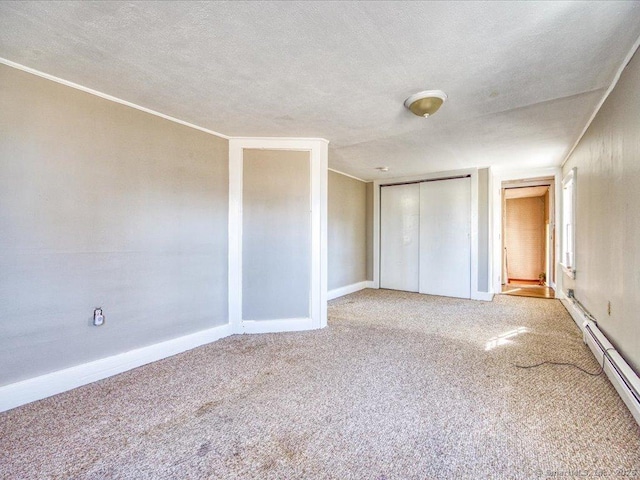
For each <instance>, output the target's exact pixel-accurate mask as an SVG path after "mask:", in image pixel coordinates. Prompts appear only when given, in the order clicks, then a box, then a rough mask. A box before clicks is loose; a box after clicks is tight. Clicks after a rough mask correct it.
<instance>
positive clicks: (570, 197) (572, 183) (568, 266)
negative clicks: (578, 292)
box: [560, 167, 576, 278]
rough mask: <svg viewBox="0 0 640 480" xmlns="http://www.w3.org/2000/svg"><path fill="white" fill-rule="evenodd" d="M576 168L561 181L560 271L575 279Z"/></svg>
mask: <svg viewBox="0 0 640 480" xmlns="http://www.w3.org/2000/svg"><path fill="white" fill-rule="evenodd" d="M575 232H576V168H575V167H574V168H572V169H571V171H570V172H569V173H568V174H567V175H566V176H565V177H564V179H563V180H562V258H561V259H560V264H561V265H562V269H563V270H564V271H565V273H566V274H567V275H569V276H570V277H571V278H576V236H575Z"/></svg>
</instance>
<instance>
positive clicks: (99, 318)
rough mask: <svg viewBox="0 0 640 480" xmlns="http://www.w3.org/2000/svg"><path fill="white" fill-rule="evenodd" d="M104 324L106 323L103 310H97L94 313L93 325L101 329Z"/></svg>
mask: <svg viewBox="0 0 640 480" xmlns="http://www.w3.org/2000/svg"><path fill="white" fill-rule="evenodd" d="M103 323H104V315H102V309H101V308H96V309H95V310H94V311H93V324H94V325H95V326H96V327H99V326H100V325H102V324H103Z"/></svg>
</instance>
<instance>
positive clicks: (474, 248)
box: [373, 168, 493, 300]
mask: <svg viewBox="0 0 640 480" xmlns="http://www.w3.org/2000/svg"><path fill="white" fill-rule="evenodd" d="M464 176H469V177H471V299H472V300H491V299H492V298H493V294H492V293H487V292H479V291H478V169H477V168H468V169H462V170H454V171H446V172H435V173H428V174H424V175H413V176H410V177H397V178H389V179H384V180H375V181H374V182H373V286H374V288H380V187H381V186H382V185H394V184H401V183H410V182H421V181H428V180H444V179H447V178H456V177H464ZM489 238H491V232H490V233H489ZM489 251H491V249H489ZM488 261H489V264H491V258H489V259H488Z"/></svg>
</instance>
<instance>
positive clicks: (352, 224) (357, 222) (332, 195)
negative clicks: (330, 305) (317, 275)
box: [327, 171, 373, 290]
mask: <svg viewBox="0 0 640 480" xmlns="http://www.w3.org/2000/svg"><path fill="white" fill-rule="evenodd" d="M371 197H372V195H371ZM367 198H368V196H367V184H366V183H364V182H361V181H359V180H355V179H353V178H350V177H347V176H346V175H341V174H339V173H336V172H332V171H329V186H328V202H329V204H328V221H327V223H328V225H327V230H328V238H327V248H328V277H329V278H328V284H329V290H333V289H335V288H340V287H345V286H347V285H351V284H353V283H358V282H362V281H365V280H367V265H368V253H367V252H368V251H369V250H370V248H369V245H371V244H372V243H373V242H372V237H369V235H368V233H369V228H371V227H369V225H368V222H367V212H368V207H367ZM371 235H373V234H372V233H371ZM368 239H369V240H368Z"/></svg>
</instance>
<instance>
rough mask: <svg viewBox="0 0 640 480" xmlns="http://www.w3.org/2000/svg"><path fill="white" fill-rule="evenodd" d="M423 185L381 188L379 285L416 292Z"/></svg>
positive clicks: (414, 184)
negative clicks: (421, 186)
mask: <svg viewBox="0 0 640 480" xmlns="http://www.w3.org/2000/svg"><path fill="white" fill-rule="evenodd" d="M419 224H420V185H419V184H417V183H413V184H405V185H386V186H382V187H381V188H380V288H389V289H393V290H404V291H407V292H417V291H418V286H419V264H420V238H419V230H420V227H419Z"/></svg>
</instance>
